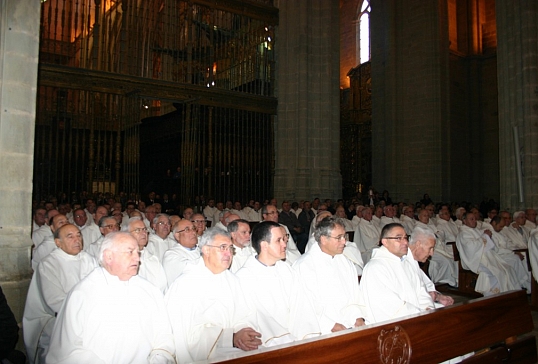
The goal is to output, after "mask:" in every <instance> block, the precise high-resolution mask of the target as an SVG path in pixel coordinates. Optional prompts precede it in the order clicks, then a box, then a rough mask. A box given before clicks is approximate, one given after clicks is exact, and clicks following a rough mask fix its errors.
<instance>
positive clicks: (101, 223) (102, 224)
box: [99, 215, 117, 227]
mask: <svg viewBox="0 0 538 364" xmlns="http://www.w3.org/2000/svg"><path fill="white" fill-rule="evenodd" d="M108 219H110V220H114V224H117V221H116V218H115V217H113V216H108V215H107V216H103V217H101V218H100V219H99V227H103V226H105V221H106V220H108Z"/></svg>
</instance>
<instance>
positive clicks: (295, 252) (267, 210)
mask: <svg viewBox="0 0 538 364" xmlns="http://www.w3.org/2000/svg"><path fill="white" fill-rule="evenodd" d="M262 219H263V221H273V222H276V223H278V210H277V208H276V206H275V205H265V206H263V207H262ZM280 226H283V227H284V228H285V229H286V234H288V239H289V240H288V246H287V248H286V262H287V263H288V264H290V265H291V264H293V263H294V262H295V261H296V260H297V259H299V257H300V256H301V252H300V250H299V248H298V247H297V245H296V244H295V240H293V237H292V236H291V233H290V230H289V229H288V227H287V226H286V225H282V224H280Z"/></svg>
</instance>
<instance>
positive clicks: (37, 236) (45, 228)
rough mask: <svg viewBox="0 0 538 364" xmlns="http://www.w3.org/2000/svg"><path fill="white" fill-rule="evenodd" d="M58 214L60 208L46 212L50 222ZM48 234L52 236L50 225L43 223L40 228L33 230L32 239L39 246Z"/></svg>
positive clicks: (47, 219) (46, 218)
mask: <svg viewBox="0 0 538 364" xmlns="http://www.w3.org/2000/svg"><path fill="white" fill-rule="evenodd" d="M58 214H59V212H58V210H54V209H53V210H48V211H47V212H46V214H45V220H46V221H47V222H49V223H50V220H51V219H52V218H53V217H54V216H56V215H58ZM47 236H49V237H50V236H52V231H51V229H50V226H49V225H47V224H43V225H41V226H40V227H39V229H37V230H34V231H33V232H32V241H33V242H34V246H35V247H38V246H39V244H41V243H42V242H43V240H45V238H46V237H47Z"/></svg>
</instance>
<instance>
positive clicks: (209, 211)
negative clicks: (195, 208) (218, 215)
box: [203, 205, 219, 227]
mask: <svg viewBox="0 0 538 364" xmlns="http://www.w3.org/2000/svg"><path fill="white" fill-rule="evenodd" d="M216 211H218V210H217V208H216V207H215V206H213V207H211V206H209V205H206V207H204V211H203V214H204V216H205V218H206V220H208V221H211V226H212V227H213V226H214V225H215V221H214V220H213V217H214V216H215V212H216ZM217 221H219V220H217Z"/></svg>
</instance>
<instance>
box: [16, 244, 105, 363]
mask: <svg viewBox="0 0 538 364" xmlns="http://www.w3.org/2000/svg"><path fill="white" fill-rule="evenodd" d="M95 267H97V262H96V261H95V259H93V257H91V256H90V255H89V254H87V253H85V252H80V253H79V254H77V255H69V254H67V253H66V252H64V251H63V250H62V249H59V248H56V249H55V250H53V251H52V252H51V253H50V254H49V255H48V256H47V257H45V259H43V261H41V262H40V263H39V265H38V266H37V269H36V271H35V273H34V276H33V277H32V281H31V283H30V288H29V289H28V297H27V299H26V306H25V308H24V315H23V327H24V330H23V334H24V343H25V345H26V352H27V354H28V359H29V361H30V363H34V362H35V363H40V362H41V363H42V362H44V358H45V354H46V350H47V348H48V346H49V342H50V336H51V333H52V329H53V327H54V322H55V316H56V313H58V312H59V311H60V307H61V306H62V303H63V301H64V300H65V297H66V296H67V294H68V293H69V291H70V290H71V288H73V287H74V286H75V284H77V283H78V282H79V281H80V280H82V279H83V278H84V277H86V276H87V275H88V274H89V273H90V272H91V271H93V270H94V269H95ZM36 354H37V356H36Z"/></svg>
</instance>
